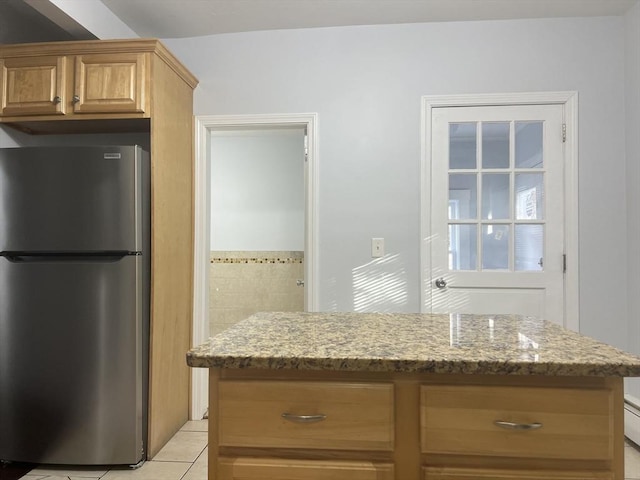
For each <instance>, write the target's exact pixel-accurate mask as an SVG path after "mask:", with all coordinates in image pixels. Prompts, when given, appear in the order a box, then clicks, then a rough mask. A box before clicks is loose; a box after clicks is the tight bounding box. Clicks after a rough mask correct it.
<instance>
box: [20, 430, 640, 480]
mask: <svg viewBox="0 0 640 480" xmlns="http://www.w3.org/2000/svg"><path fill="white" fill-rule="evenodd" d="M638 462H639V465H640V455H639V460H638ZM44 479H46V480H89V479H91V480H96V479H100V480H207V421H206V420H198V421H191V422H187V423H186V424H185V426H184V427H182V428H181V429H180V431H179V432H178V433H176V434H175V435H174V436H173V438H172V439H171V440H169V442H168V443H167V444H166V445H165V446H164V448H163V449H162V450H160V452H159V453H158V454H157V455H156V456H155V457H154V459H153V460H150V461H148V462H145V463H144V464H143V465H142V466H141V467H140V468H138V469H135V470H133V469H128V468H118V469H109V470H107V469H105V468H78V469H69V468H62V467H61V468H57V467H42V468H36V469H34V470H31V471H30V472H29V473H28V474H27V475H25V476H24V477H22V480H44Z"/></svg>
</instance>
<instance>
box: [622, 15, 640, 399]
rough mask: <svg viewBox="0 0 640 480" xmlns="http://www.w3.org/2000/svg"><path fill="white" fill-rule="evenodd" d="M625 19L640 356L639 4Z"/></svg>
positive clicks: (634, 320) (630, 283) (639, 383)
mask: <svg viewBox="0 0 640 480" xmlns="http://www.w3.org/2000/svg"><path fill="white" fill-rule="evenodd" d="M625 20H626V24H625V33H626V42H625V45H626V50H625V68H626V73H625V80H626V84H625V94H626V102H625V121H626V129H625V131H626V153H627V162H626V167H627V171H626V187H627V228H628V239H629V241H628V248H627V269H628V271H627V281H626V286H627V292H628V295H629V304H628V305H629V309H628V312H627V318H628V319H629V330H628V332H629V335H628V342H629V343H628V349H629V350H630V351H631V352H633V353H635V354H640V135H638V132H640V4H637V5H636V6H635V7H634V8H633V9H631V11H629V13H627V15H626V18H625ZM627 385H628V387H629V391H630V392H631V393H632V394H633V395H635V396H636V397H637V398H640V380H638V379H633V380H627Z"/></svg>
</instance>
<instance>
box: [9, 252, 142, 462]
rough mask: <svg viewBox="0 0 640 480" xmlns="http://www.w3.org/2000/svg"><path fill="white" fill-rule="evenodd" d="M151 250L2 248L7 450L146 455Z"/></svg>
mask: <svg viewBox="0 0 640 480" xmlns="http://www.w3.org/2000/svg"><path fill="white" fill-rule="evenodd" d="M141 259H142V257H140V256H124V257H121V258H120V259H119V260H117V259H116V260H106V261H105V260H104V259H99V258H96V259H95V260H92V259H87V258H80V259H78V258H76V259H75V260H70V261H69V262H64V261H61V259H59V258H56V259H52V260H51V261H48V260H47V259H42V258H39V259H37V260H35V261H18V262H16V261H11V260H9V259H7V258H4V257H0V460H8V461H19V462H34V463H47V464H74V465H107V464H110V465H116V464H127V465H132V464H136V463H138V462H139V461H140V460H142V459H144V443H143V442H144V440H145V438H146V431H145V428H146V407H145V405H146V404H145V401H144V395H145V390H144V389H145V386H144V385H145V383H144V382H145V378H146V375H145V372H144V371H143V370H144V367H145V365H146V361H144V362H143V355H146V349H147V347H146V345H145V339H144V338H143V337H144V332H145V325H144V322H145V320H143V318H142V317H143V315H142V312H143V311H145V309H143V302H144V301H145V300H144V299H143V297H142V295H141V292H142V284H141V283H142V282H141V280H142V277H141V273H142V268H141V266H142V264H141Z"/></svg>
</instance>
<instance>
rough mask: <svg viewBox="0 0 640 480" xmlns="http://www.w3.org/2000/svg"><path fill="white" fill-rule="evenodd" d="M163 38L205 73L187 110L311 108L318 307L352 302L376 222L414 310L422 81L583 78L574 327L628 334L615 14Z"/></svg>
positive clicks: (451, 85) (514, 82)
mask: <svg viewBox="0 0 640 480" xmlns="http://www.w3.org/2000/svg"><path fill="white" fill-rule="evenodd" d="M165 42H166V43H167V44H168V46H169V48H170V49H171V50H172V51H173V52H174V53H175V54H176V55H177V56H178V57H179V58H180V59H181V60H182V61H183V62H184V63H185V64H186V65H187V66H188V68H190V69H191V70H192V71H193V73H194V74H195V75H196V76H197V77H198V78H199V79H200V85H199V87H198V89H197V90H196V95H195V104H194V107H195V114H196V115H212V114H257V113H302V112H318V114H319V159H318V161H319V166H320V178H319V210H320V215H319V224H318V228H319V246H320V251H319V273H320V282H319V299H320V309H321V310H353V309H355V308H356V305H354V274H355V273H357V272H359V271H360V270H361V268H362V267H363V266H364V265H366V264H367V263H368V262H370V261H371V257H370V238H371V237H384V238H385V239H386V251H387V253H388V254H390V255H393V256H394V258H396V259H397V261H395V262H390V263H389V264H388V266H384V265H383V266H381V268H383V269H384V268H387V269H388V270H389V271H388V272H387V273H389V274H394V275H398V274H401V276H402V278H404V279H405V281H406V285H405V288H406V295H405V296H404V297H402V302H397V301H396V302H395V303H394V305H393V306H392V307H393V309H394V310H396V311H405V312H413V311H418V310H419V309H420V301H419V299H420V296H419V288H420V284H419V263H420V258H419V245H420V233H419V225H420V175H419V174H420V137H421V133H422V132H421V131H420V97H421V96H422V95H434V94H459V93H485V92H514V91H521V92H527V91H558V90H576V91H578V92H579V114H580V116H579V122H580V123H579V128H580V144H579V148H580V159H579V164H580V166H579V181H580V205H576V206H575V208H579V212H580V216H579V218H580V249H581V250H580V268H581V277H580V294H581V312H582V316H581V329H582V331H583V332H584V333H586V334H588V335H592V336H595V337H597V338H599V339H601V340H604V341H607V342H610V343H612V344H614V345H618V346H621V347H625V348H626V347H627V329H628V325H627V290H626V289H625V288H624V287H621V285H620V282H624V279H625V278H627V270H626V268H627V264H628V258H627V256H628V254H629V252H628V251H627V227H626V223H627V211H626V208H627V204H626V196H625V195H626V192H625V126H624V121H625V116H624V112H625V19H624V18H622V17H599V18H569V19H542V20H517V21H488V22H460V23H434V24H412V25H389V26H370V27H343V28H324V29H306V30H289V31H270V32H252V33H240V34H227V35H218V36H210V37H199V38H191V39H180V40H166V41H165ZM634 135H636V134H635V133H634ZM634 188H635V186H634ZM603 192H604V193H605V194H603ZM384 273H385V272H378V271H377V272H376V274H377V275H379V274H384ZM605 279H611V280H613V281H604V280H605ZM396 300H397V299H396ZM376 307H377V308H379V309H384V306H383V305H376Z"/></svg>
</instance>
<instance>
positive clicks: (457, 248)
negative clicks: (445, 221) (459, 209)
mask: <svg viewBox="0 0 640 480" xmlns="http://www.w3.org/2000/svg"><path fill="white" fill-rule="evenodd" d="M477 231H478V230H477V226H476V225H455V224H454V225H449V270H476V257H477V253H476V252H477V251H478V250H477V248H478V240H477V235H476V234H477Z"/></svg>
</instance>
